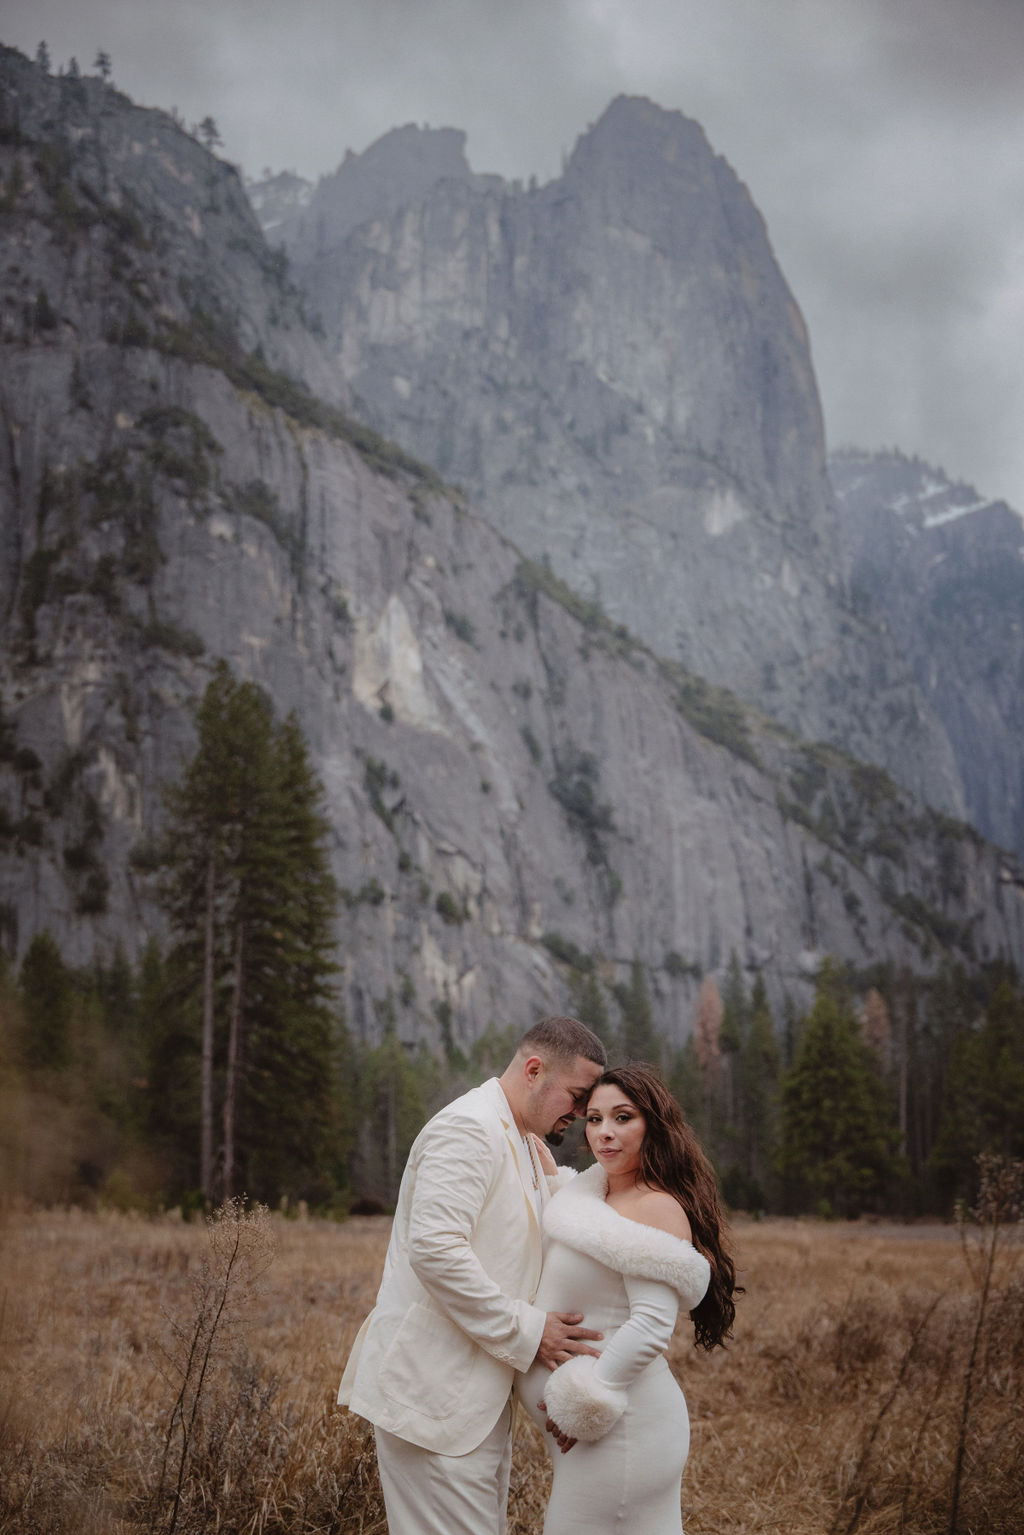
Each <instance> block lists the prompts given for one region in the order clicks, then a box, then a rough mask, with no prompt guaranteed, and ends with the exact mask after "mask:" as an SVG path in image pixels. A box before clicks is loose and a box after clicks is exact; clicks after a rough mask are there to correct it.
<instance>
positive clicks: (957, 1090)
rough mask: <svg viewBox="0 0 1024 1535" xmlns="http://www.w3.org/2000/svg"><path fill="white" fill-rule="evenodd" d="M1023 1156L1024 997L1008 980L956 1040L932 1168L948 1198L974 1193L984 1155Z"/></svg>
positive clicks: (932, 1158)
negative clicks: (979, 1019)
mask: <svg viewBox="0 0 1024 1535" xmlns="http://www.w3.org/2000/svg"><path fill="white" fill-rule="evenodd" d="M985 1152H989V1153H994V1154H996V1155H999V1156H1003V1157H1024V998H1022V997H1021V996H1020V994H1019V992H1018V991H1017V989H1016V988H1015V987H1014V986H1013V985H1012V984H1011V983H1010V982H1009V981H1008V980H1003V981H1001V982H1000V983H999V984H998V985H997V986H996V988H995V990H994V991H993V993H992V996H991V998H990V1000H989V1003H988V1007H987V1009H986V1013H985V1019H984V1022H983V1023H982V1024H981V1027H980V1028H979V1029H977V1030H972V1029H964V1030H963V1031H962V1032H961V1033H959V1034H958V1035H957V1037H956V1038H955V1040H954V1041H953V1046H952V1049H951V1050H950V1054H949V1062H948V1068H947V1081H946V1093H945V1099H944V1103H943V1110H942V1119H941V1123H940V1126H939V1133H938V1136H937V1137H936V1142H935V1146H934V1148H933V1150H932V1155H931V1167H932V1171H933V1173H934V1174H935V1176H936V1178H937V1179H938V1181H939V1185H940V1187H941V1189H942V1191H943V1193H944V1194H945V1195H946V1197H947V1199H949V1198H951V1197H952V1196H953V1195H956V1194H959V1195H962V1196H965V1197H973V1194H974V1191H975V1183H976V1163H977V1158H978V1156H979V1155H980V1154H982V1153H985Z"/></svg>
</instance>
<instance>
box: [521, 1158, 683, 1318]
mask: <svg viewBox="0 0 1024 1535" xmlns="http://www.w3.org/2000/svg"><path fill="white" fill-rule="evenodd" d="M607 1190H608V1180H607V1178H606V1177H605V1171H604V1168H603V1167H602V1166H601V1165H600V1163H598V1164H597V1165H595V1166H594V1167H588V1168H587V1170H586V1172H585V1173H580V1175H579V1177H578V1178H573V1179H572V1181H571V1182H570V1183H567V1184H566V1185H565V1186H564V1187H563V1188H560V1189H559V1190H558V1192H557V1194H555V1195H554V1196H553V1197H552V1198H551V1199H550V1200H549V1201H548V1204H547V1208H546V1209H545V1211H544V1230H545V1231H546V1232H547V1234H548V1236H550V1237H554V1238H556V1239H557V1240H558V1241H559V1242H564V1243H565V1245H566V1246H567V1247H573V1248H575V1249H576V1251H577V1252H581V1253H586V1255H587V1257H588V1258H596V1259H597V1261H598V1263H603V1264H604V1265H605V1267H606V1268H611V1269H615V1271H616V1272H617V1273H619V1274H631V1275H633V1276H634V1277H635V1278H637V1279H660V1280H661V1281H662V1283H663V1284H668V1285H671V1286H672V1288H673V1290H675V1291H676V1293H677V1294H678V1296H679V1298H680V1300H681V1301H682V1302H683V1304H684V1306H685V1307H686V1309H687V1311H692V1310H693V1308H694V1306H697V1305H699V1304H700V1302H701V1301H702V1300H703V1298H704V1295H705V1293H706V1292H707V1288H708V1285H709V1283H710V1281H711V1265H710V1264H709V1263H708V1260H707V1259H706V1258H705V1256H704V1254H703V1253H699V1252H698V1251H697V1249H696V1248H695V1247H694V1246H693V1244H692V1243H690V1242H684V1241H682V1240H681V1238H679V1237H674V1236H673V1235H672V1233H671V1232H669V1231H659V1230H658V1229H657V1228H656V1227H655V1226H644V1225H641V1224H640V1222H639V1221H633V1220H630V1219H629V1217H628V1216H625V1215H620V1214H619V1212H618V1211H617V1210H613V1209H612V1207H611V1205H608V1204H606V1203H605V1194H606V1193H607Z"/></svg>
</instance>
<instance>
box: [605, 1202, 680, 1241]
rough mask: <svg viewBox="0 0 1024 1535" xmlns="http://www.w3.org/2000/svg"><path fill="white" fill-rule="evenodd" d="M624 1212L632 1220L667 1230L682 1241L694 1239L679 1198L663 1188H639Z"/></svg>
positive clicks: (659, 1229)
mask: <svg viewBox="0 0 1024 1535" xmlns="http://www.w3.org/2000/svg"><path fill="white" fill-rule="evenodd" d="M622 1214H623V1215H628V1217H629V1219H630V1220H634V1221H639V1222H640V1223H641V1225H644V1226H654V1227H655V1229H656V1230H658V1231H667V1232H668V1233H669V1234H670V1236H674V1237H679V1239H680V1241H683V1242H692V1240H693V1237H692V1234H691V1232H690V1222H689V1220H688V1219H687V1216H686V1211H685V1210H684V1209H683V1207H682V1205H681V1204H680V1203H679V1201H678V1199H675V1198H674V1197H673V1196H672V1195H671V1194H666V1193H665V1191H664V1190H663V1189H637V1191H636V1194H635V1196H634V1199H632V1200H631V1201H630V1206H629V1208H628V1209H627V1208H623V1210H622Z"/></svg>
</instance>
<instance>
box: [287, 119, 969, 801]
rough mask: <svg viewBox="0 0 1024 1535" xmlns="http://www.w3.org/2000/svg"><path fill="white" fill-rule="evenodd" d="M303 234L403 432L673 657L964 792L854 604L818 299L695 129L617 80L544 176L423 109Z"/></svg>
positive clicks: (808, 726)
mask: <svg viewBox="0 0 1024 1535" xmlns="http://www.w3.org/2000/svg"><path fill="white" fill-rule="evenodd" d="M453 165H454V166H455V168H456V169H457V170H458V171H459V174H458V175H457V176H452V175H448V176H446V177H445V178H444V179H435V180H433V181H432V182H431V178H432V177H436V176H438V175H439V168H440V167H447V168H448V169H449V170H450V169H451V168H452V166H453ZM371 166H376V167H377V170H376V172H375V173H374V175H373V176H372V177H371V175H370V167H371ZM328 197H329V198H330V209H329V210H328V208H327V200H328ZM318 208H321V209H322V210H323V227H322V228H320V227H319V226H316V219H317V217H319V215H318V213H317V209H318ZM385 215H386V216H385ZM276 234H277V232H275V235H276ZM280 235H281V238H283V239H284V240H285V242H286V244H287V246H288V249H289V250H290V252H291V254H292V256H293V258H294V267H293V270H294V271H295V274H296V279H297V281H298V282H299V283H300V284H301V285H302V287H303V288H304V289H305V291H306V292H307V293H308V294H309V296H310V300H311V302H312V304H313V306H314V307H315V309H316V312H317V313H318V314H319V315H320V316H321V317H322V319H323V323H324V327H325V331H326V336H327V341H328V345H329V346H330V347H331V348H332V350H333V352H334V355H335V357H336V359H337V362H338V366H339V368H340V370H341V372H342V373H343V374H344V375H345V377H346V379H347V380H348V381H349V382H350V383H351V385H352V388H353V391H354V395H355V398H356V399H357V400H358V403H359V409H360V411H361V412H362V413H363V415H364V416H365V417H366V419H368V420H369V421H371V422H372V424H373V425H374V426H375V427H376V428H377V429H378V430H380V431H383V432H385V433H386V434H387V435H388V436H389V437H393V438H394V439H395V440H396V441H398V442H400V443H401V444H402V445H403V446H404V447H406V448H407V449H408V450H409V451H411V452H413V453H415V454H416V455H417V457H419V458H421V459H424V460H425V461H426V462H428V463H430V464H432V465H434V466H435V467H436V468H437V469H438V470H439V472H440V473H441V474H442V475H444V476H445V477H446V478H448V479H449V480H451V481H454V482H456V483H458V484H460V485H462V486H463V487H465V489H466V490H467V492H468V493H469V494H470V495H471V496H472V498H473V499H474V500H475V501H476V502H478V504H480V505H481V506H482V507H483V509H484V511H485V513H486V515H487V516H488V517H489V518H490V520H491V521H492V522H493V523H494V524H495V525H496V526H499V527H500V528H501V529H502V531H503V532H504V533H506V534H507V535H508V536H509V537H511V538H512V539H513V540H514V541H515V542H516V543H517V544H518V545H519V546H520V547H521V548H523V549H525V550H526V551H527V552H528V553H529V554H531V555H532V556H533V557H534V558H544V559H546V560H549V561H550V563H551V566H552V568H553V570H554V571H555V572H556V573H557V574H558V575H559V576H560V577H561V578H562V579H564V580H565V581H567V582H568V583H569V584H570V585H571V586H572V587H574V588H575V589H576V590H579V591H581V592H583V593H585V594H587V595H588V597H591V598H596V599H598V600H599V601H600V603H601V605H602V606H603V608H604V609H605V611H606V612H607V613H608V615H609V616H610V617H611V618H612V619H614V620H615V621H616V622H619V623H623V624H625V625H626V626H627V627H628V628H629V629H631V630H632V631H633V632H635V633H636V634H638V635H640V636H641V637H642V638H643V639H644V640H645V641H646V642H647V643H648V644H649V645H651V646H652V647H653V648H654V649H655V650H656V651H657V652H659V653H660V654H662V655H664V656H666V657H669V658H671V659H675V660H679V661H681V662H682V663H683V664H684V665H686V666H687V667H689V668H691V669H692V670H693V671H696V672H699V673H700V674H701V675H703V676H706V677H708V678H709V679H710V680H712V681H713V682H715V683H717V684H720V685H725V686H727V687H729V688H732V689H733V690H735V691H736V692H738V693H740V694H741V695H742V696H744V697H745V698H747V699H749V700H751V701H752V702H755V703H757V704H758V705H759V706H760V707H762V708H763V709H765V711H766V712H768V713H770V714H772V715H774V716H775V717H776V718H777V719H779V720H781V721H782V722H783V723H785V724H786V725H787V726H789V727H791V728H793V729H796V730H798V731H799V732H800V733H802V734H804V735H807V736H810V737H812V738H818V739H825V740H831V741H834V742H837V743H839V744H841V745H842V746H844V747H846V748H847V749H849V750H851V751H853V752H855V753H857V754H859V755H862V756H866V757H869V758H872V759H873V760H876V761H879V762H880V763H881V764H882V765H883V766H886V767H887V768H889V769H890V770H891V771H892V772H893V773H894V774H896V775H898V776H900V777H902V778H904V779H905V780H907V779H909V781H910V784H911V787H912V788H913V789H914V790H915V791H916V792H918V793H921V794H923V795H924V796H925V797H927V798H928V799H930V800H931V801H932V802H933V803H935V804H938V805H940V806H941V807H942V808H944V809H946V810H949V811H952V812H954V813H956V812H959V811H960V810H961V809H962V801H961V798H960V795H959V790H958V787H957V783H956V772H955V768H954V766H953V762H952V756H951V752H950V749H949V745H948V742H945V741H944V740H943V739H942V730H941V727H940V726H939V725H938V722H937V721H936V720H935V718H934V717H933V716H931V715H930V714H929V710H928V706H927V704H926V702H925V701H924V699H923V698H922V697H921V696H920V694H919V692H918V690H917V688H916V685H915V683H914V682H913V680H912V679H911V677H910V675H909V672H908V670H907V668H906V666H905V665H904V664H903V663H902V661H901V659H900V657H899V656H897V655H895V654H893V653H891V652H890V651H889V650H887V649H886V645H887V642H886V640H885V638H884V636H880V635H879V634H878V633H877V631H874V630H871V629H869V628H867V627H865V626H863V625H861V624H860V623H859V621H858V618H857V616H856V614H854V613H852V612H851V611H850V609H849V606H848V603H847V601H846V597H845V592H846V574H847V572H846V566H845V562H844V549H843V543H842V540H841V537H840V531H839V525H838V520H837V514H836V507H835V501H834V497H833V493H832V489H831V486H830V484H829V481H828V476H827V470H826V460H825V440H824V429H823V422H822V414H821V408H820V404H819V400H818V392H817V386H816V382H815V378H814V371H813V367H812V364H811V357H810V349H809V344H808V338H807V334H806V330H805V327H804V323H803V319H802V317H801V314H800V311H799V308H798V306H797V303H796V301H795V299H794V297H793V294H792V293H791V292H790V290H789V287H788V285H787V283H786V281H785V278H784V276H783V274H782V272H781V271H780V270H779V267H778V264H777V263H776V261H775V258H774V255H773V253H772V249H771V245H770V242H769V240H768V235H767V231H766V229H765V225H764V222H763V220H762V218H761V216H760V214H759V213H758V211H757V209H756V208H755V207H754V204H753V203H752V201H751V198H750V196H749V193H748V192H747V190H746V188H745V187H744V186H743V184H742V183H741V182H740V181H739V179H738V178H737V176H736V175H735V174H734V173H733V171H732V170H731V169H730V167H729V166H728V165H727V164H726V163H725V161H724V160H722V159H721V158H720V157H718V156H717V155H716V154H715V153H714V152H713V150H712V149H711V147H710V145H709V144H708V142H707V139H706V138H705V135H704V133H703V130H702V129H701V128H700V126H699V125H698V124H697V123H695V122H693V121H691V120H690V119H688V118H686V117H684V116H683V115H682V114H681V113H679V112H669V111H665V110H663V109H662V108H660V107H658V106H656V105H655V104H654V103H652V102H650V101H648V100H645V99H643V98H637V97H627V96H623V97H619V98H617V99H616V100H615V101H613V102H612V103H611V105H610V106H609V107H608V109H607V110H606V111H605V113H604V114H603V115H602V117H601V118H600V119H599V121H598V122H597V123H595V124H594V125H593V126H592V127H590V128H589V129H588V130H587V132H586V133H584V134H583V136H582V137H581V138H580V140H579V142H578V143H577V145H576V147H575V149H574V151H573V154H572V157H571V159H570V161H569V163H568V165H567V167H566V170H565V172H564V174H563V175H562V176H561V177H560V178H558V179H556V180H554V181H551V182H549V183H547V184H546V185H544V186H542V187H540V188H530V189H529V190H524V189H523V188H522V187H520V186H519V185H518V184H516V183H513V184H506V183H504V182H503V181H501V180H500V178H494V177H484V176H473V175H472V174H471V173H470V172H469V169H468V166H467V165H466V162H465V156H464V145H463V140H462V137H461V136H460V135H453V136H452V137H451V138H450V139H447V138H439V139H437V140H436V141H435V139H434V137H433V136H431V135H426V134H424V133H423V132H422V131H421V130H416V129H409V128H407V129H402V130H398V131H397V133H396V134H394V135H388V136H387V137H386V138H385V139H384V140H381V141H380V142H379V143H378V144H377V145H376V146H371V149H369V150H367V151H366V152H365V154H364V155H362V156H358V157H353V158H352V159H351V160H349V161H348V162H347V165H342V166H341V167H340V169H339V171H338V173H337V175H336V176H335V177H334V178H332V179H331V181H330V183H329V184H328V183H322V184H321V187H320V188H319V189H318V194H317V196H316V197H315V198H314V201H313V204H312V205H311V207H310V209H309V210H308V211H307V213H306V215H305V218H304V220H303V221H302V223H301V228H298V227H297V226H292V227H291V228H286V229H283V230H282V231H280ZM339 242H340V243H339ZM893 720H900V721H902V722H903V724H902V725H901V726H899V727H898V728H895V729H894V728H893V723H892V722H893ZM924 743H927V746H926V749H922V746H923V744H924Z"/></svg>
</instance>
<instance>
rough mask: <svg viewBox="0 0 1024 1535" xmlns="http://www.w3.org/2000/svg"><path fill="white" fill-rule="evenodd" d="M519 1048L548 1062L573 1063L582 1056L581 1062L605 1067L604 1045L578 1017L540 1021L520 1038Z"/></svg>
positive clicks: (558, 1017)
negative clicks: (586, 1061)
mask: <svg viewBox="0 0 1024 1535" xmlns="http://www.w3.org/2000/svg"><path fill="white" fill-rule="evenodd" d="M519 1049H520V1050H521V1051H525V1053H526V1054H527V1055H543V1056H545V1057H546V1058H547V1059H549V1060H550V1059H555V1060H560V1061H574V1060H575V1059H576V1057H577V1056H578V1055H582V1056H583V1058H584V1060H588V1061H593V1062H594V1065H595V1066H600V1067H601V1068H602V1069H603V1068H604V1067H605V1066H607V1064H608V1057H607V1055H606V1054H605V1048H604V1045H602V1043H601V1041H600V1040H599V1039H598V1037H597V1035H596V1034H595V1033H594V1032H593V1031H592V1030H591V1029H588V1028H587V1026H586V1024H585V1023H580V1021H579V1019H578V1018H563V1017H560V1016H557V1015H556V1016H554V1017H551V1018H542V1019H541V1020H540V1022H539V1023H535V1024H534V1026H533V1028H532V1029H528V1030H527V1032H526V1033H525V1034H524V1035H523V1037H522V1039H521V1040H520V1041H519Z"/></svg>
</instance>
